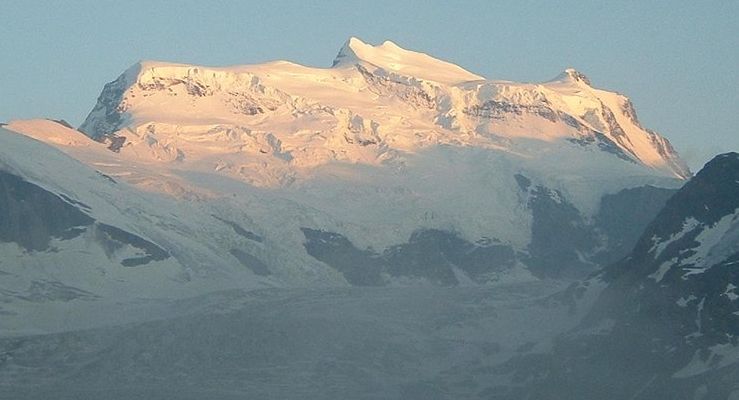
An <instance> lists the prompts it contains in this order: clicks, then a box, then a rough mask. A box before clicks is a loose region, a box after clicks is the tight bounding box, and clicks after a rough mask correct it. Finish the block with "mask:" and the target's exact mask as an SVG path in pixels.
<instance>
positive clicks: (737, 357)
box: [501, 153, 739, 399]
mask: <svg viewBox="0 0 739 400" xmlns="http://www.w3.org/2000/svg"><path fill="white" fill-rule="evenodd" d="M737 232H739V154H736V153H727V154H723V155H720V156H717V157H716V158H714V159H713V160H711V161H710V162H709V163H707V164H706V166H705V167H704V168H703V169H702V170H701V171H700V172H698V174H696V176H695V177H694V178H693V179H691V180H690V181H689V182H688V183H687V184H686V185H685V186H684V187H683V188H682V189H680V191H678V192H677V193H676V194H675V195H674V196H672V197H671V198H670V199H669V200H668V201H667V203H666V205H665V207H664V208H663V209H662V211H660V212H659V214H658V215H657V217H656V218H655V219H654V220H653V221H652V222H651V223H650V224H649V226H648V227H647V228H646V230H645V232H644V234H643V235H642V236H641V239H640V240H639V242H638V243H637V245H636V247H635V248H634V250H633V251H632V252H631V254H630V255H629V256H628V257H626V258H625V259H623V260H622V261H620V262H618V263H615V264H613V265H611V266H610V267H609V268H608V269H607V270H606V271H604V272H603V273H602V274H599V275H598V276H597V277H595V278H592V279H590V280H589V281H585V282H584V283H583V284H581V285H575V287H573V288H572V290H570V293H571V295H573V296H574V298H577V293H578V292H579V293H581V294H582V293H587V292H588V291H593V288H594V287H596V288H597V287H604V286H605V289H604V290H603V292H602V293H601V294H600V296H599V299H598V301H597V302H596V303H595V305H594V306H593V308H592V309H591V310H590V311H589V313H588V316H587V317H586V318H585V319H584V321H583V322H582V323H581V324H580V326H579V327H578V328H576V329H574V330H572V331H571V332H569V333H567V334H566V335H562V336H561V337H560V338H559V340H558V343H557V346H556V347H555V348H554V350H553V351H552V352H551V353H548V354H545V355H537V356H525V357H519V358H517V359H514V360H512V361H511V362H510V363H509V366H510V367H512V368H514V369H516V370H517V371H518V373H520V374H522V375H521V377H522V378H524V377H525V378H530V379H532V381H531V382H530V384H529V385H528V386H527V387H521V386H519V389H511V391H510V392H509V394H508V395H507V396H502V397H501V398H520V397H521V396H522V393H526V395H528V396H533V397H535V398H542V399H548V398H551V399H557V398H565V397H566V398H572V399H587V398H594V397H597V398H603V399H620V398H633V399H653V398H670V399H734V398H736V396H739V386H737V384H736V382H737V378H738V377H739V343H738V342H737V337H738V335H739V301H738V300H739V294H737V293H736V289H737V287H739V273H738V271H739V270H738V269H737V265H739V236H737ZM534 365H539V366H542V365H545V366H544V367H535V366H534ZM537 374H538V377H535V375H537ZM606 376H607V378H605V377H606ZM542 377H543V378H542ZM555 382H556V383H557V385H556V386H553V384H554V383H555ZM553 387H556V388H558V389H556V390H553Z"/></svg>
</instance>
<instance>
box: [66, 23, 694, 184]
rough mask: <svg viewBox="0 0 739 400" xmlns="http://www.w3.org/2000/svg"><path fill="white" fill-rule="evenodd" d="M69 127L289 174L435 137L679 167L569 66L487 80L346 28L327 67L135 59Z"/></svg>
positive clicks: (676, 171) (622, 108) (672, 170)
mask: <svg viewBox="0 0 739 400" xmlns="http://www.w3.org/2000/svg"><path fill="white" fill-rule="evenodd" d="M81 130H82V131H83V132H85V133H86V134H88V135H89V136H90V137H92V138H94V139H96V140H107V141H109V143H110V144H111V147H112V148H114V149H115V150H116V151H122V152H132V153H136V154H137V156H139V157H147V156H145V154H149V155H150V157H153V158H154V159H157V160H169V161H174V160H181V159H183V158H187V159H201V158H202V157H204V156H206V155H211V154H212V153H214V152H215V153H221V154H230V153H233V151H234V149H236V148H238V149H241V151H246V152H249V151H251V152H254V154H257V155H259V154H271V155H272V156H273V157H272V160H271V161H269V162H267V165H268V167H274V166H277V165H281V166H283V167H284V168H282V169H284V170H285V171H289V172H290V174H292V175H296V176H297V175H301V174H303V173H304V172H305V167H309V168H312V167H314V166H317V165H324V164H326V163H328V162H333V161H340V162H349V163H361V164H369V165H381V164H387V163H389V162H401V161H402V160H403V159H404V158H406V156H407V154H408V153H416V152H418V151H419V150H421V149H430V148H433V147H434V146H438V145H452V146H455V147H475V148H485V149H491V150H496V151H500V152H507V153H509V154H519V155H521V156H524V157H525V158H531V157H533V158H538V157H540V155H541V154H545V153H549V152H550V151H551V150H553V149H554V148H557V149H562V150H566V151H568V152H569V151H571V152H573V154H576V155H577V157H576V158H577V159H579V160H582V162H584V161H585V160H586V159H592V158H593V156H592V155H591V154H592V151H600V152H605V153H608V154H611V156H612V157H615V158H619V159H621V160H622V161H625V162H627V163H632V164H636V165H641V166H644V167H646V168H647V169H648V170H651V171H653V172H647V173H648V174H653V173H656V174H658V175H664V176H673V177H678V178H685V177H688V176H690V172H689V171H688V169H687V167H686V166H685V164H684V163H683V162H682V160H680V158H679V157H678V156H677V154H676V153H675V151H674V150H673V149H672V147H671V146H670V143H669V142H668V141H667V140H666V139H665V138H664V137H662V136H660V135H658V134H657V133H655V132H653V131H651V130H648V129H645V128H643V127H642V126H641V125H640V123H639V121H638V119H637V117H636V112H635V110H634V107H633V106H632V104H631V102H630V101H629V99H628V98H626V97H624V96H622V95H620V94H617V93H613V92H609V91H605V90H600V89H595V88H593V87H591V86H590V81H589V79H588V78H587V77H585V75H584V74H582V73H580V72H578V71H576V70H574V69H567V70H565V72H564V73H563V74H561V75H560V76H559V77H558V78H557V79H555V80H553V81H550V82H545V83H541V84H526V83H515V82H500V81H491V80H486V79H484V78H482V77H481V76H478V75H475V74H473V73H470V72H468V71H466V70H464V69H462V68H461V67H459V66H456V65H454V64H451V63H448V62H445V61H441V60H438V59H435V58H433V57H430V56H428V55H426V54H423V53H418V52H414V51H410V50H405V49H403V48H401V47H399V46H398V45H396V44H395V43H392V42H390V41H386V42H384V43H383V44H381V45H378V46H372V45H369V44H366V43H364V42H362V41H361V40H359V39H356V38H351V39H349V40H348V41H347V42H346V44H345V45H344V46H343V47H342V49H341V50H340V51H339V53H338V55H337V57H336V59H335V60H334V63H333V67H332V68H327V69H322V68H309V67H304V66H300V65H297V64H293V63H289V62H284V61H280V62H272V63H267V64H260V65H249V66H239V67H228V68H210V67H201V66H192V65H182V64H171V63H161V62H142V63H138V64H136V65H134V66H133V67H132V68H130V69H129V70H127V71H126V72H125V73H124V74H122V75H121V76H120V77H119V78H118V79H117V80H115V81H114V82H111V83H109V84H108V85H106V86H105V88H104V89H103V92H102V94H101V95H100V98H99V99H98V102H97V104H96V105H95V107H94V109H93V110H92V112H91V113H90V115H89V116H88V117H87V119H86V120H85V122H84V123H83V124H82V126H81ZM228 130H232V131H233V130H237V131H238V130H243V131H244V132H247V131H248V132H249V133H248V134H244V135H236V136H233V137H232V138H231V139H229V140H218V144H211V145H208V146H201V144H202V143H203V140H206V141H207V140H209V139H208V138H211V139H212V138H215V136H214V135H213V134H207V132H216V131H228ZM176 131H180V132H185V131H187V132H190V133H188V134H187V135H183V134H174V133H175V132H176ZM311 132H321V133H320V134H314V133H311ZM193 135H194V136H193ZM196 137H197V139H196ZM206 147H207V149H209V150H208V151H207V152H204V150H205V148H206ZM219 148H220V149H219ZM260 157H262V156H260ZM568 158H570V157H568ZM227 169H228V168H227ZM250 180H251V181H254V182H256V181H257V180H255V179H250ZM282 181H285V180H284V179H283V180H282ZM262 184H264V185H272V184H274V182H262Z"/></svg>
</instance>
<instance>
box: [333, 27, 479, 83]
mask: <svg viewBox="0 0 739 400" xmlns="http://www.w3.org/2000/svg"><path fill="white" fill-rule="evenodd" d="M357 63H366V64H371V65H373V66H375V67H379V68H382V69H384V70H386V71H387V72H395V73H398V74H400V75H404V76H409V77H415V78H419V79H424V80H429V81H435V82H438V83H447V84H454V83H461V82H466V81H475V80H482V79H484V78H483V77H481V76H479V75H476V74H473V73H471V72H469V71H467V70H465V69H463V68H461V67H459V66H457V65H455V64H452V63H449V62H447V61H442V60H439V59H437V58H434V57H431V56H429V55H428V54H425V53H420V52H415V51H410V50H406V49H403V48H401V47H400V46H398V45H397V44H395V43H393V42H391V41H389V40H386V41H385V42H383V43H382V44H381V45H378V46H373V45H370V44H367V43H365V42H363V41H361V40H359V39H357V38H355V37H352V38H350V39H349V40H347V41H346V43H345V44H344V46H343V47H342V48H341V50H339V53H338V55H337V56H336V59H334V62H333V67H343V66H347V65H350V66H354V65H355V64H357Z"/></svg>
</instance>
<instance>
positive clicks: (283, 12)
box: [0, 0, 739, 170]
mask: <svg viewBox="0 0 739 400" xmlns="http://www.w3.org/2000/svg"><path fill="white" fill-rule="evenodd" d="M0 3H1V4H0V16H1V18H2V19H1V20H0V57H1V58H0V121H6V120H9V119H16V118H34V117H48V118H55V119H59V118H60V119H66V120H67V121H69V122H71V123H72V124H73V125H79V124H80V123H81V122H82V120H83V119H84V118H85V116H86V114H87V113H88V112H89V111H90V109H92V107H93V105H94V104H95V101H96V99H97V96H98V94H99V93H100V90H101V89H102V87H103V85H104V84H105V83H106V82H109V81H111V80H113V79H115V78H116V77H117V76H118V75H119V74H120V73H121V72H123V71H124V70H125V69H126V68H127V67H129V66H130V65H131V64H133V63H134V62H136V61H138V60H141V59H155V60H163V61H173V62H183V63H192V64H202V65H211V66H223V65H233V64H253V63H259V62H264V61H270V60H276V59H287V60H290V61H294V62H297V63H301V64H306V65H311V66H329V65H330V64H331V61H332V60H333V58H334V56H335V55H336V53H337V52H338V50H339V48H340V47H341V46H342V44H343V43H344V42H345V41H346V39H347V38H349V37H350V36H356V37H358V38H360V39H362V40H364V41H365V42H369V43H373V44H378V43H381V42H382V41H384V40H386V39H389V40H392V41H394V42H395V43H397V44H398V45H400V46H401V47H405V48H408V49H411V50H417V51H422V52H425V53H429V54H431V55H433V56H435V57H438V58H442V59H446V60H448V61H451V62H454V63H456V64H459V65H460V66H462V67H464V68H466V69H468V70H470V71H472V72H475V73H477V74H480V75H483V76H485V77H487V78H490V79H504V80H514V81H542V80H547V79H550V78H553V77H554V76H555V75H557V74H558V73H559V72H560V71H561V70H563V69H564V68H566V67H569V66H572V67H574V68H576V69H578V70H580V71H581V72H584V73H585V74H586V75H588V76H589V78H590V79H591V81H592V82H593V84H594V85H595V86H597V87H602V88H605V89H611V90H616V91H619V92H621V93H624V94H626V95H627V96H629V97H631V99H632V101H633V102H634V104H635V106H636V109H637V111H638V113H639V118H640V119H641V121H642V124H643V125H645V126H647V127H649V128H651V129H654V130H656V131H658V132H660V133H662V134H663V135H665V136H666V137H667V138H668V139H670V140H671V141H672V142H673V144H674V145H675V147H676V148H677V149H678V151H679V152H680V153H681V155H682V156H683V157H684V158H685V159H686V160H687V161H688V163H689V164H690V166H691V167H692V168H693V169H694V170H695V169H696V168H698V167H699V166H701V165H702V164H703V162H705V161H706V160H707V159H708V158H709V157H710V156H712V155H714V154H716V153H719V152H725V151H739V129H738V127H739V22H738V21H739V1H737V0H728V1H678V0H675V1H663V2H662V1H633V2H632V1H523V0H519V1H493V0H486V1H449V0H445V1H405V2H403V1H381V0H372V1H356V2H355V1H349V0H339V1H334V0H324V1H315V2H314V1H309V0H303V1H266V0H264V1H259V2H256V1H254V2H253V1H215V0H213V1H204V0H199V1H187V0H182V1H154V0H150V1H138V0H129V1H120V0H116V1H105V0H98V1H75V0H67V1H33V0H23V1H21V0H18V1H10V0H7V1H1V2H0Z"/></svg>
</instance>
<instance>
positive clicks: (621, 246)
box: [595, 186, 677, 265]
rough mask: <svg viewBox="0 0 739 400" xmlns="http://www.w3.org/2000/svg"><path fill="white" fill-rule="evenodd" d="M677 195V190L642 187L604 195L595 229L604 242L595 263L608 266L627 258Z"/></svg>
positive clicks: (596, 218)
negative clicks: (642, 235) (603, 236)
mask: <svg viewBox="0 0 739 400" xmlns="http://www.w3.org/2000/svg"><path fill="white" fill-rule="evenodd" d="M676 192H677V189H665V188H658V187H654V186H641V187H637V188H630V189H624V190H621V191H620V192H618V193H614V194H608V195H605V196H603V198H602V199H601V204H600V209H599V211H598V215H596V217H595V227H596V229H598V230H599V231H600V232H601V233H602V234H603V235H605V237H606V238H607V239H606V240H607V243H606V245H605V248H606V250H605V251H603V252H602V253H600V254H598V256H597V258H596V260H597V261H598V262H599V263H600V264H602V265H607V264H611V263H614V262H616V261H618V260H619V259H620V258H622V257H625V256H626V255H628V254H629V252H631V250H632V249H633V248H634V245H636V242H637V240H639V237H640V236H641V234H642V232H644V229H645V228H646V227H647V225H648V224H649V223H650V222H651V221H652V219H654V217H655V216H656V215H657V213H659V211H660V210H661V209H662V207H664V205H665V203H666V202H667V199H669V198H670V197H672V195H674V194H675V193H676Z"/></svg>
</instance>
